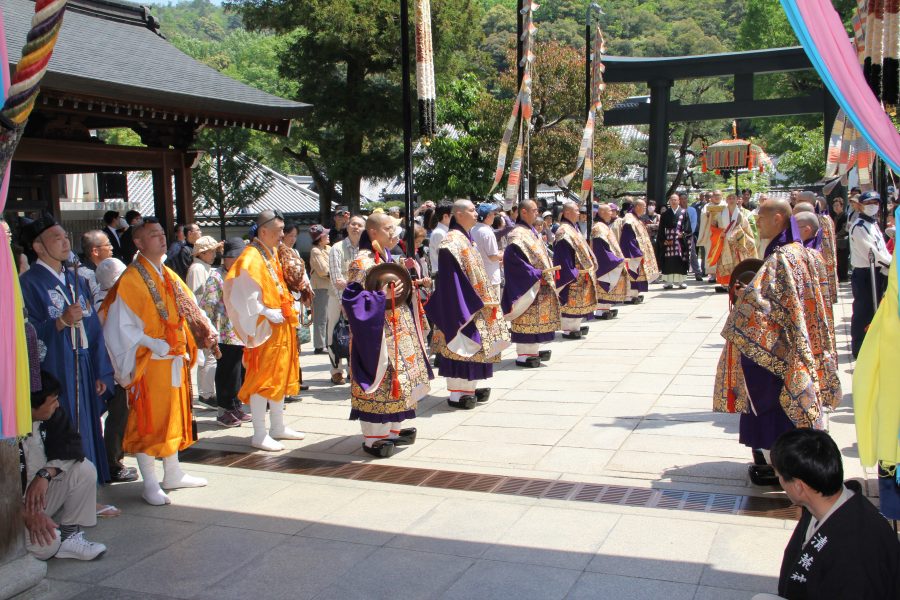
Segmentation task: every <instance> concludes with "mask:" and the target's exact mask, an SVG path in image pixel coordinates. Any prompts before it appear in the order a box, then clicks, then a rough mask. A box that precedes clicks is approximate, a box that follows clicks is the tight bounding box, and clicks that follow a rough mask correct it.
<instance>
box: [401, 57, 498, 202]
mask: <svg viewBox="0 0 900 600" xmlns="http://www.w3.org/2000/svg"><path fill="white" fill-rule="evenodd" d="M438 93H439V96H440V99H441V101H440V102H439V103H438V122H439V123H441V124H442V125H443V127H442V128H441V130H440V132H439V133H438V135H437V136H435V137H434V139H432V140H431V142H430V144H428V145H427V146H423V147H422V150H421V152H420V153H419V154H420V162H419V168H418V170H417V172H416V191H417V192H418V194H419V197H420V198H421V199H423V200H441V199H444V198H458V197H468V198H471V199H473V200H475V199H478V198H483V197H484V196H485V195H486V194H487V190H488V188H489V187H490V184H491V178H492V176H493V171H494V162H495V161H496V151H497V150H496V144H497V140H498V139H499V135H500V127H499V125H498V123H502V118H500V119H491V118H490V117H489V115H494V114H496V115H498V116H499V114H500V110H501V109H500V106H499V105H501V103H500V102H498V101H497V100H495V99H494V98H493V97H492V96H491V95H490V94H489V93H488V91H487V89H486V88H485V86H484V83H483V82H482V81H481V80H480V79H479V78H478V77H477V75H475V74H474V73H466V74H464V75H462V76H461V77H459V78H457V79H454V80H453V81H451V82H450V83H449V84H447V85H443V86H440V88H439V90H438Z"/></svg>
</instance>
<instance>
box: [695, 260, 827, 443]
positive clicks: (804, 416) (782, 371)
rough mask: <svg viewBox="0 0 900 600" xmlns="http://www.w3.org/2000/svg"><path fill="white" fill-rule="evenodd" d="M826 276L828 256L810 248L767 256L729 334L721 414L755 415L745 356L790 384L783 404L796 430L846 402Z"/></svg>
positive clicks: (718, 403) (720, 379)
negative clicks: (742, 360)
mask: <svg viewBox="0 0 900 600" xmlns="http://www.w3.org/2000/svg"><path fill="white" fill-rule="evenodd" d="M825 279H826V276H825V269H824V262H823V261H822V259H821V257H820V256H818V253H817V252H815V251H813V250H808V249H806V248H804V247H803V246H802V244H799V243H791V244H787V245H785V246H782V247H781V248H779V249H778V250H776V251H775V252H774V253H773V254H772V255H771V256H769V257H768V258H767V259H766V262H765V264H764V265H763V267H762V269H760V272H759V273H758V274H757V275H756V277H755V278H754V279H753V281H752V282H751V283H750V285H749V286H748V287H747V288H745V289H744V290H743V291H742V292H740V293H739V296H738V300H737V302H736V303H735V307H734V310H733V311H732V312H731V314H730V315H729V317H728V321H727V322H726V324H725V328H724V329H723V331H722V337H724V338H725V340H726V342H727V343H726V347H725V349H724V350H723V357H722V359H720V361H719V368H718V370H717V372H716V383H715V391H714V399H713V407H714V409H715V410H716V411H721V412H747V411H748V410H749V403H748V402H747V394H746V389H745V388H746V384H745V383H744V382H743V376H742V374H741V373H740V370H741V369H740V365H739V361H740V355H741V354H743V355H744V356H746V357H747V358H749V359H750V360H752V361H753V362H755V363H756V364H758V365H759V366H761V367H763V368H764V369H766V370H767V371H769V372H771V373H773V374H774V375H777V376H778V377H780V378H782V379H783V380H784V386H783V387H782V390H781V395H780V398H779V401H780V403H781V407H782V409H783V410H784V412H785V414H786V415H787V416H788V418H790V420H791V421H792V422H793V423H794V425H796V426H797V427H817V428H821V427H822V426H823V420H822V407H823V406H829V407H835V406H837V405H838V404H839V403H840V401H841V384H840V381H839V379H838V374H837V355H836V354H835V352H834V331H833V321H832V319H831V316H830V314H831V311H830V304H829V301H828V300H827V299H826V298H825V297H824V295H823V291H825V290H827V287H826V286H824V285H823V283H824V280H825ZM798 282H799V283H802V284H803V285H801V286H800V287H799V288H798V287H797V284H798Z"/></svg>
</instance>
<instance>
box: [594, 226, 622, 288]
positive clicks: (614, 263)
mask: <svg viewBox="0 0 900 600" xmlns="http://www.w3.org/2000/svg"><path fill="white" fill-rule="evenodd" d="M591 247H592V248H593V250H594V255H595V256H596V257H597V284H598V285H600V287H602V288H603V291H604V292H608V291H609V290H610V286H609V283H607V282H605V281H601V279H600V278H601V277H602V276H604V275H606V274H607V273H609V272H610V271H612V270H614V269H617V268H618V267H620V266H621V265H622V263H623V262H625V259H624V258H620V257H619V256H616V253H615V252H613V251H612V248H610V246H609V242H607V241H606V240H604V239H603V238H602V237H595V238H594V239H592V240H591Z"/></svg>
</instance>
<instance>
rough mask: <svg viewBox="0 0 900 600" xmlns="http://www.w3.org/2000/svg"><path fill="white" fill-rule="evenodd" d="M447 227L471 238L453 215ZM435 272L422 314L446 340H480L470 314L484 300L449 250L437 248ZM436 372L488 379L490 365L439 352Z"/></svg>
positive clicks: (445, 374)
mask: <svg viewBox="0 0 900 600" xmlns="http://www.w3.org/2000/svg"><path fill="white" fill-rule="evenodd" d="M450 229H456V230H457V231H461V232H463V233H464V234H465V235H466V237H467V238H469V240H471V239H472V238H471V236H469V233H468V232H467V231H465V230H464V229H463V228H462V227H460V226H459V225H458V224H457V223H456V220H455V219H450ZM438 273H440V274H441V276H440V277H438V278H437V281H436V282H435V289H434V293H433V294H432V295H431V299H429V301H428V304H426V305H425V314H426V315H427V316H428V318H429V319H430V320H431V322H432V323H434V325H435V327H437V328H438V329H440V330H441V333H443V334H444V337H445V338H446V339H447V340H452V339H453V338H455V337H456V336H457V335H458V334H460V333H462V334H463V335H464V336H466V337H467V338H469V339H470V340H472V341H474V342H476V343H481V334H480V333H478V328H477V327H475V319H474V317H475V313H477V312H478V311H479V310H481V309H482V308H484V302H483V301H482V300H481V296H479V295H478V292H476V291H475V288H474V287H472V283H471V282H470V281H469V278H468V277H467V276H466V273H465V272H464V271H463V270H462V266H461V265H460V264H459V263H458V262H456V259H455V258H454V257H453V254H452V253H451V252H450V251H449V250H446V249H441V250H439V251H438ZM438 374H440V375H441V376H442V377H457V378H460V379H469V380H472V381H474V380H477V379H488V378H490V377H491V376H492V375H493V374H494V365H493V364H491V363H476V362H463V361H458V360H453V359H450V358H447V357H445V356H441V358H440V360H439V361H438Z"/></svg>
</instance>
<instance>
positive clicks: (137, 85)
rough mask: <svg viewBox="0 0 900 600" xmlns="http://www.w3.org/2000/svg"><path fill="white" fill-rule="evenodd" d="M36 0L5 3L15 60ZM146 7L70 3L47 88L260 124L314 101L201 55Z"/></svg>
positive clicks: (89, 0)
mask: <svg viewBox="0 0 900 600" xmlns="http://www.w3.org/2000/svg"><path fill="white" fill-rule="evenodd" d="M33 12H34V2H33V0H3V14H4V21H5V25H6V41H7V46H8V49H9V59H10V62H11V63H13V64H15V63H17V62H18V60H19V59H20V58H21V50H22V46H23V45H24V43H25V36H26V34H27V33H28V29H29V27H30V21H31V17H32V14H33ZM158 27H159V22H158V21H156V19H154V18H153V17H152V16H151V15H150V14H149V12H148V11H147V9H146V8H144V7H138V6H134V5H131V4H125V3H121V2H111V1H108V0H69V3H68V6H67V8H66V13H65V15H64V17H63V25H62V29H61V31H60V34H59V39H58V41H57V44H56V48H55V49H54V51H53V57H52V59H51V60H50V65H49V69H48V71H47V75H46V77H45V78H44V81H43V83H42V87H44V88H45V89H47V90H55V91H62V92H66V93H69V94H75V95H84V96H91V97H99V98H106V99H109V100H110V101H111V102H113V103H116V104H121V105H129V106H132V105H133V106H135V107H138V106H144V107H149V108H163V109H166V108H169V109H172V111H173V113H184V114H191V115H194V116H203V115H222V116H225V115H228V116H230V117H234V118H237V120H238V124H241V120H246V121H247V122H248V123H249V122H256V123H259V122H260V121H262V120H265V121H270V122H271V121H283V120H290V119H292V118H296V117H299V116H301V115H302V114H303V112H304V110H305V109H306V108H307V107H308V106H309V105H307V104H302V103H299V102H294V101H292V100H286V99H284V98H278V97H277V96H273V95H271V94H268V93H266V92H263V91H261V90H258V89H256V88H253V87H250V86H248V85H246V84H243V83H241V82H239V81H235V80H234V79H231V78H230V77H226V76H225V75H222V74H221V73H219V72H218V71H216V70H215V69H213V68H211V67H208V66H206V65H205V64H203V63H201V62H199V61H196V60H194V59H193V58H191V57H190V56H188V55H187V54H185V53H183V52H182V51H181V50H179V49H178V48H176V47H175V46H173V45H172V44H170V43H169V42H168V41H166V39H165V38H164V37H163V36H162V35H161V34H160V33H159V32H158V31H157V28H158Z"/></svg>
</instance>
